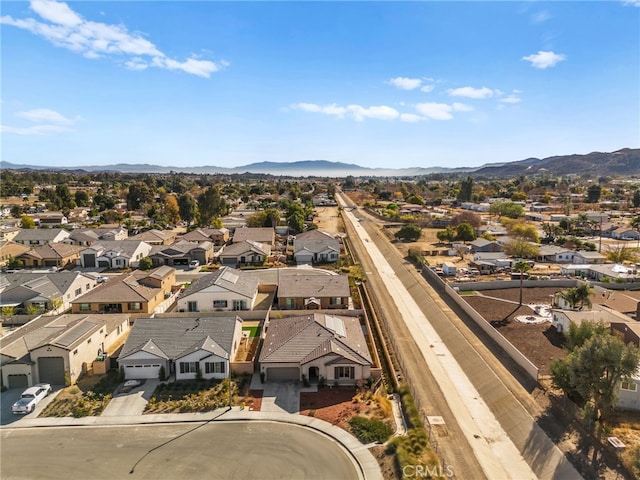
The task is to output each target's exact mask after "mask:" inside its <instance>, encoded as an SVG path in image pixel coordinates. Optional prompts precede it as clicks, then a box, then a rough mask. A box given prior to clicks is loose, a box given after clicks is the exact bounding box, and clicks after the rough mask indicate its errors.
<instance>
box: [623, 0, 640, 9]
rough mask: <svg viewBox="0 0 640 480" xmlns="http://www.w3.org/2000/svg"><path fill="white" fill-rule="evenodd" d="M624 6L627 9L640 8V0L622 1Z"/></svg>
mask: <svg viewBox="0 0 640 480" xmlns="http://www.w3.org/2000/svg"><path fill="white" fill-rule="evenodd" d="M622 4H623V5H625V6H627V7H640V0H622Z"/></svg>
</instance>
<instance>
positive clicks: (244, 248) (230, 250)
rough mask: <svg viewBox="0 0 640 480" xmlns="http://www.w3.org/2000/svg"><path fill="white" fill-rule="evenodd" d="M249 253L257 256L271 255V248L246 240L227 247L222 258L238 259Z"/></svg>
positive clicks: (221, 254) (221, 255)
mask: <svg viewBox="0 0 640 480" xmlns="http://www.w3.org/2000/svg"><path fill="white" fill-rule="evenodd" d="M247 252H253V253H255V254H257V255H270V254H271V246H269V245H267V244H265V243H260V242H251V241H249V240H244V241H243V242H240V243H232V244H231V245H228V246H226V247H225V248H224V250H223V251H222V253H220V257H237V256H240V255H243V254H246V253H247Z"/></svg>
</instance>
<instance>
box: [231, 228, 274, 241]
mask: <svg viewBox="0 0 640 480" xmlns="http://www.w3.org/2000/svg"><path fill="white" fill-rule="evenodd" d="M275 235H276V233H275V230H274V229H273V228H268V227H259V228H249V227H244V228H236V230H235V232H233V243H238V242H244V241H245V240H250V241H252V242H260V243H267V244H269V245H271V244H273V241H274V239H275Z"/></svg>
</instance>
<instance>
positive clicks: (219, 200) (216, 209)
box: [198, 185, 231, 227]
mask: <svg viewBox="0 0 640 480" xmlns="http://www.w3.org/2000/svg"><path fill="white" fill-rule="evenodd" d="M230 210H231V208H230V206H229V204H228V203H227V202H226V200H225V199H224V198H223V197H222V195H221V193H220V187H219V186H218V185H215V186H211V187H209V188H207V190H205V192H204V193H202V194H200V195H199V196H198V211H199V212H200V225H201V226H203V227H206V226H208V225H210V224H211V220H213V219H214V218H219V217H224V216H225V215H226V214H227V213H229V211H230Z"/></svg>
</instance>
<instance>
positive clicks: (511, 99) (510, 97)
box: [499, 94, 522, 103]
mask: <svg viewBox="0 0 640 480" xmlns="http://www.w3.org/2000/svg"><path fill="white" fill-rule="evenodd" d="M521 101H522V100H521V99H520V97H518V96H516V95H513V94H512V95H508V96H506V97H504V98H501V99H500V100H499V102H501V103H520V102H521Z"/></svg>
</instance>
